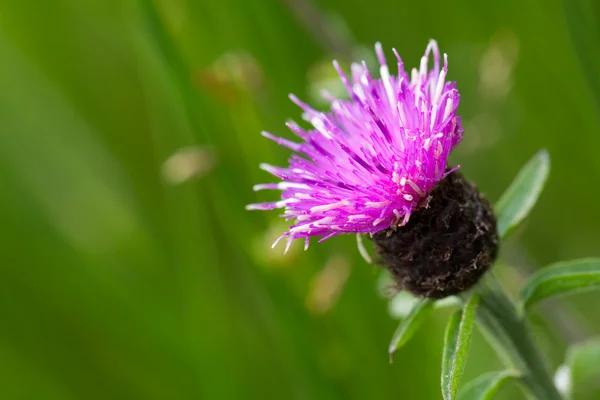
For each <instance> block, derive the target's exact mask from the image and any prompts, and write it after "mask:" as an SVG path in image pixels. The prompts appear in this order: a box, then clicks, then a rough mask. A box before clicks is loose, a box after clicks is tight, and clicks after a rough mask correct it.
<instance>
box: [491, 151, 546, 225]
mask: <svg viewBox="0 0 600 400" xmlns="http://www.w3.org/2000/svg"><path fill="white" fill-rule="evenodd" d="M549 172H550V156H549V155H548V152H547V151H546V150H541V151H539V152H538V153H537V154H536V155H534V156H533V157H532V158H531V159H530V160H529V161H528V162H527V164H525V166H524V167H523V168H521V171H519V174H518V175H517V177H516V178H515V179H514V180H513V181H512V183H511V184H510V186H509V187H508V189H506V191H505V192H504V194H503V195H502V197H501V198H500V200H498V202H497V203H496V206H495V209H496V215H497V216H498V233H499V234H500V237H505V236H506V235H507V234H508V233H509V232H510V231H512V230H513V229H514V228H516V227H517V225H519V223H520V222H521V221H523V219H525V217H527V215H528V214H529V212H530V211H531V209H532V208H533V206H534V205H535V202H536V201H537V199H538V197H539V196H540V193H541V192H542V189H543V188H544V184H545V183H546V179H547V178H548V173H549Z"/></svg>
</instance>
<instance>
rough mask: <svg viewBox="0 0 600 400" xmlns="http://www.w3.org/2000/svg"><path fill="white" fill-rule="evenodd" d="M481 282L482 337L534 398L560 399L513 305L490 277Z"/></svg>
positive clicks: (539, 354) (480, 316) (527, 330)
mask: <svg viewBox="0 0 600 400" xmlns="http://www.w3.org/2000/svg"><path fill="white" fill-rule="evenodd" d="M483 281H484V282H482V284H481V285H480V286H479V292H480V294H481V303H480V306H479V311H478V316H477V317H478V320H479V322H480V325H481V326H482V327H483V330H484V334H485V335H486V336H487V338H488V339H489V340H490V342H491V343H492V345H493V346H494V347H495V349H496V351H497V352H498V354H499V355H500V357H501V358H502V359H503V360H504V361H505V362H507V363H508V364H509V365H510V366H512V367H515V368H517V369H518V370H519V371H521V373H522V382H523V383H524V385H525V386H526V387H527V388H528V389H529V391H530V392H531V394H532V395H533V396H534V398H537V399H539V400H562V399H563V398H562V396H561V395H560V393H559V392H558V390H557V389H556V386H555V385H554V382H553V380H552V376H551V374H550V371H549V370H548V368H547V366H546V361H545V360H544V358H543V356H542V354H541V353H540V351H539V349H538V348H537V346H536V345H535V343H534V341H533V338H532V336H531V332H530V331H529V327H528V326H527V322H526V321H524V320H523V319H521V318H520V317H519V316H518V315H517V312H516V309H515V306H514V304H513V302H512V301H511V300H510V299H509V298H508V296H507V295H506V293H505V292H504V289H503V288H502V287H501V286H500V284H499V283H498V281H496V279H495V277H494V276H493V275H492V274H488V276H487V277H486V278H485V279H484V280H483Z"/></svg>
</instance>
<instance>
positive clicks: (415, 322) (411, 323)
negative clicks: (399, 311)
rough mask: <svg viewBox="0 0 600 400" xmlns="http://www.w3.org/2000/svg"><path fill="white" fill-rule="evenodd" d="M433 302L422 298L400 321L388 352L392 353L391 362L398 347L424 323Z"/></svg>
mask: <svg viewBox="0 0 600 400" xmlns="http://www.w3.org/2000/svg"><path fill="white" fill-rule="evenodd" d="M432 306H433V302H432V301H431V300H429V299H421V300H419V302H418V303H417V304H415V305H414V307H413V309H412V310H411V312H410V313H409V314H408V316H407V317H406V318H404V319H403V320H402V321H400V325H398V328H397V329H396V332H394V336H392V341H391V342H390V347H389V348H388V353H389V354H390V362H391V361H392V356H393V354H394V352H395V351H396V349H398V348H400V347H402V346H404V345H405V344H406V342H408V341H409V339H410V338H411V337H412V336H413V335H414V334H415V332H416V331H417V329H419V327H420V326H421V324H422V323H423V320H424V318H425V317H426V316H427V315H428V314H429V313H430V312H431V309H432Z"/></svg>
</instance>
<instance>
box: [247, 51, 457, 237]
mask: <svg viewBox="0 0 600 400" xmlns="http://www.w3.org/2000/svg"><path fill="white" fill-rule="evenodd" d="M375 51H376V53H377V57H378V59H379V64H380V68H379V73H380V78H379V79H375V78H373V77H372V76H371V74H370V73H369V70H368V68H367V66H366V63H365V62H364V61H363V62H362V64H353V65H352V71H351V72H352V74H351V79H348V78H347V77H346V75H345V74H344V72H343V71H342V69H341V68H340V66H339V64H338V63H337V62H336V61H334V62H333V65H334V67H335V69H336V70H337V72H338V73H339V75H340V79H341V81H342V83H343V84H344V86H345V87H346V89H347V91H348V94H349V99H348V100H345V99H337V98H335V97H333V96H331V95H330V94H328V93H324V94H323V96H324V98H325V99H326V100H328V101H329V102H330V103H331V109H330V110H329V111H328V112H320V111H316V110H314V109H312V108H311V107H310V106H308V105H307V104H305V103H303V102H302V101H300V100H299V99H298V98H297V97H296V96H293V95H291V96H290V98H291V100H292V101H293V102H294V103H296V104H297V105H298V106H299V107H300V108H301V109H302V110H303V111H304V113H303V119H304V120H306V121H308V122H309V123H310V124H312V126H313V129H309V130H304V129H302V128H301V127H300V126H299V125H297V124H296V123H294V122H289V123H288V124H287V126H288V127H289V128H290V129H291V130H292V132H294V133H295V134H296V135H298V136H299V137H300V138H301V139H302V142H301V143H296V142H292V141H289V140H286V139H283V138H279V137H276V136H274V135H272V134H270V133H268V132H263V136H265V137H267V138H269V139H272V140H274V141H275V142H277V143H279V144H281V145H283V146H286V147H288V148H290V149H291V150H293V151H295V152H296V153H298V154H300V155H296V154H295V155H292V157H291V158H290V162H289V164H290V165H289V167H287V168H281V167H275V166H271V165H268V164H261V168H262V169H263V170H265V171H267V172H269V173H271V174H273V175H275V176H276V177H278V178H280V179H281V181H280V182H278V183H269V184H262V185H256V186H255V187H254V189H255V190H262V189H275V190H281V191H282V196H281V200H279V201H275V202H269V203H260V204H251V205H249V206H247V208H248V209H254V210H271V209H275V208H284V209H285V211H284V213H283V216H284V217H285V218H286V219H294V220H295V222H294V224H293V225H292V226H291V227H290V229H289V231H288V232H285V233H284V234H283V235H282V236H281V237H288V238H289V240H290V242H291V240H292V239H296V238H305V239H306V245H308V239H309V237H311V236H322V237H323V238H322V239H321V240H325V239H327V238H329V237H332V236H335V235H339V234H343V233H376V232H380V231H383V230H386V229H388V228H392V229H396V228H397V227H399V226H403V225H405V224H406V223H407V222H408V220H409V218H410V216H411V214H412V213H414V212H415V211H416V210H418V209H419V208H421V207H426V206H427V204H428V199H429V194H430V193H431V191H432V190H433V189H434V188H435V187H436V185H437V184H438V183H439V182H440V181H441V180H442V179H443V178H444V177H445V176H447V175H448V174H449V173H450V171H447V159H448V155H449V154H450V151H451V150H452V149H453V148H454V147H455V146H456V145H457V144H458V143H459V142H460V140H461V139H462V134H463V129H462V127H461V123H460V117H458V116H456V108H457V107H458V103H459V94H458V91H457V90H456V84H455V83H454V82H446V74H447V71H448V61H447V56H446V55H445V54H444V62H443V66H441V65H440V53H439V50H438V46H437V43H436V42H435V41H433V40H432V41H430V42H429V45H428V46H427V49H426V50H425V55H424V56H423V57H422V58H421V63H420V66H419V68H418V69H416V68H413V70H412V71H411V76H410V77H409V76H408V74H407V73H406V72H405V71H404V65H403V63H402V60H401V58H400V56H399V55H398V53H397V52H396V50H395V49H394V50H393V51H394V54H395V55H396V58H397V60H398V75H397V76H393V75H390V72H389V68H388V66H387V63H386V60H385V56H384V54H383V50H382V48H381V45H380V44H379V43H377V44H376V45H375ZM431 55H433V68H432V69H429V59H430V56H431ZM301 155H302V156H301Z"/></svg>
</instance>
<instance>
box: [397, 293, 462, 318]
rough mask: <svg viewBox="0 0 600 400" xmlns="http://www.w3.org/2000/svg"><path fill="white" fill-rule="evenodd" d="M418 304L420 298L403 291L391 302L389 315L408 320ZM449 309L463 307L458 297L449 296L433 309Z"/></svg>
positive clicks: (436, 303) (439, 301)
mask: <svg viewBox="0 0 600 400" xmlns="http://www.w3.org/2000/svg"><path fill="white" fill-rule="evenodd" d="M418 302H419V298H418V297H416V296H414V295H412V294H411V293H410V292H405V291H402V292H400V293H398V294H397V295H395V296H394V298H393V299H391V300H390V301H389V303H388V313H389V315H390V317H392V318H393V319H402V318H406V317H407V316H408V314H410V312H411V311H412V309H413V307H414V306H415V304H417V303H418ZM449 307H456V308H458V307H462V301H461V300H460V299H459V298H458V297H456V296H448V297H445V298H443V299H440V300H436V301H435V302H434V304H433V308H434V309H435V310H440V309H443V308H449Z"/></svg>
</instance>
